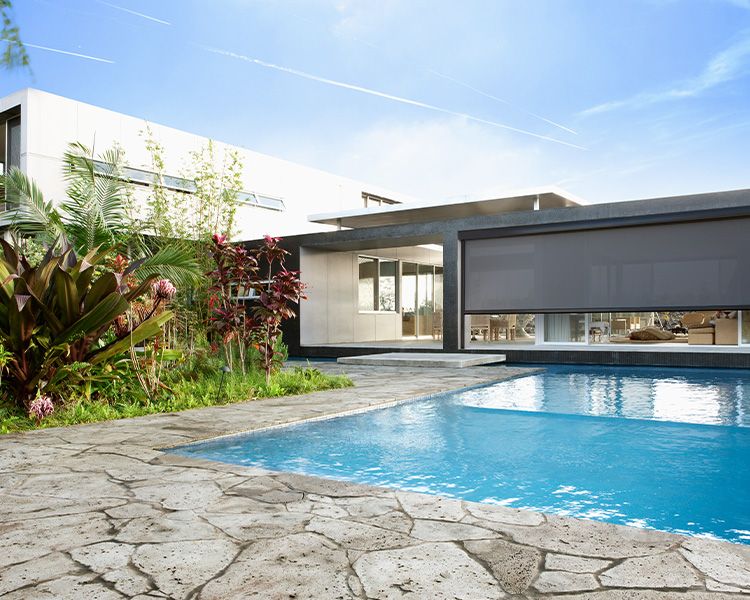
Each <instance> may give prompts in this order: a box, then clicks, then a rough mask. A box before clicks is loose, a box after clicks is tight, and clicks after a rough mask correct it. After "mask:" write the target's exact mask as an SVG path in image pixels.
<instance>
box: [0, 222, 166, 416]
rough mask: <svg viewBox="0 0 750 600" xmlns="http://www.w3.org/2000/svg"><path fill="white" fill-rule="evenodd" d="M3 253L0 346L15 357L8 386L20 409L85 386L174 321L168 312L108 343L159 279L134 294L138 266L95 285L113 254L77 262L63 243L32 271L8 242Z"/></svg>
mask: <svg viewBox="0 0 750 600" xmlns="http://www.w3.org/2000/svg"><path fill="white" fill-rule="evenodd" d="M0 245H2V250H3V254H4V256H3V257H2V258H0V281H2V284H0V343H1V344H2V345H3V347H4V348H5V349H6V350H7V351H8V352H10V353H11V354H12V356H11V357H10V358H9V360H8V363H7V369H8V374H7V375H6V378H5V379H6V382H7V385H8V386H9V387H10V389H11V390H12V394H13V396H14V399H15V403H16V405H17V406H20V407H25V408H26V409H28V408H29V405H30V401H31V398H33V397H34V396H35V395H36V394H37V393H40V394H42V395H45V396H50V395H51V394H53V393H56V392H59V390H61V389H62V388H64V387H65V386H68V385H71V384H72V383H76V382H80V381H83V380H85V379H86V377H87V375H88V373H89V371H90V369H91V366H92V365H98V364H101V363H104V362H105V361H107V360H109V359H111V358H112V357H114V356H116V355H117V354H119V353H122V352H124V351H126V350H127V349H128V348H129V347H130V346H131V345H132V344H134V343H135V344H137V343H139V342H142V341H144V340H146V339H148V338H152V337H154V336H156V335H159V334H160V333H161V325H162V324H163V323H165V322H166V321H168V320H169V319H170V318H171V317H172V313H171V312H169V311H166V312H164V313H162V314H159V315H157V316H153V317H151V318H148V319H146V320H145V321H143V322H142V323H140V324H139V325H138V326H137V327H136V328H134V329H132V330H130V331H127V332H124V333H121V334H120V335H118V336H116V337H115V338H114V339H112V340H111V341H110V342H109V343H104V342H103V341H102V337H103V336H104V335H105V333H106V332H107V331H108V330H109V328H110V326H111V325H112V323H113V321H114V320H115V319H116V318H117V317H119V316H120V315H122V314H124V313H125V312H126V311H127V310H128V307H129V306H130V303H131V302H132V301H133V300H135V299H137V298H138V297H140V296H141V295H143V294H144V293H146V292H148V291H149V289H150V285H151V282H152V280H154V279H155V278H156V275H150V276H148V277H146V278H145V279H144V280H143V281H142V282H141V283H140V284H138V285H137V286H136V287H134V288H133V289H130V288H129V287H128V285H126V284H124V283H123V282H122V281H123V277H127V276H128V275H130V274H131V273H132V272H133V271H134V270H135V268H136V267H137V266H138V261H136V262H134V263H132V264H131V265H130V266H129V267H128V269H126V270H125V272H124V274H122V275H121V274H117V273H114V272H112V271H106V270H105V271H104V273H103V274H102V275H100V276H98V277H97V278H96V279H94V274H95V267H97V266H98V265H99V264H100V263H101V261H102V260H103V259H104V257H105V256H106V255H107V254H108V253H109V252H110V251H111V250H112V248H107V249H105V250H100V249H99V248H94V249H93V250H92V251H91V252H89V253H88V254H86V255H85V256H84V257H83V258H81V259H80V260H79V259H78V258H77V257H76V254H75V252H74V250H73V248H72V245H71V244H70V243H69V242H68V241H67V240H66V239H65V238H64V237H63V238H62V239H61V240H59V241H58V243H56V244H55V245H54V246H53V247H51V248H50V249H49V251H48V252H47V254H46V255H45V256H44V258H43V259H42V261H41V262H40V263H39V265H37V266H35V267H32V266H31V265H30V264H29V263H28V261H27V260H26V259H25V257H23V255H19V254H18V252H17V251H16V249H14V248H13V247H12V246H11V245H10V244H9V243H8V242H6V241H5V240H0Z"/></svg>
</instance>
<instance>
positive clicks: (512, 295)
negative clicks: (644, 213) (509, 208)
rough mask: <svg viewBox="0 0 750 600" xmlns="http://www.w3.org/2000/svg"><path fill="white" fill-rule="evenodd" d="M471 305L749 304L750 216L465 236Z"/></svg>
mask: <svg viewBox="0 0 750 600" xmlns="http://www.w3.org/2000/svg"><path fill="white" fill-rule="evenodd" d="M464 257H465V262H464V269H465V271H464V277H465V279H464V281H465V296H464V307H465V310H466V311H468V312H484V313H487V312H489V313H504V312H514V311H515V312H545V311H563V312H580V311H597V310H612V309H622V310H638V309H652V310H659V309H663V310H666V309H679V308H683V307H684V308H739V307H742V306H750V219H748V218H737V219H732V220H722V221H702V222H691V223H675V224H671V225H652V226H639V227H621V228H616V229H596V230H588V231H575V232H565V233H550V234H543V235H525V236H515V237H503V238H496V239H485V240H466V241H465V242H464Z"/></svg>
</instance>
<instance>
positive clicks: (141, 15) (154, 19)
mask: <svg viewBox="0 0 750 600" xmlns="http://www.w3.org/2000/svg"><path fill="white" fill-rule="evenodd" d="M96 2H98V3H99V4H104V5H105V6H110V7H112V8H116V9H117V10H124V11H125V12H128V13H130V14H131V15H136V16H138V17H143V18H144V19H151V20H152V21H156V22H157V23H163V24H164V25H171V23H168V22H167V21H162V20H161V19H156V18H154V17H149V16H148V15H144V14H143V13H139V12H135V11H134V10H130V9H129V8H123V7H122V6H117V5H116V4H110V3H109V2H104V0H96Z"/></svg>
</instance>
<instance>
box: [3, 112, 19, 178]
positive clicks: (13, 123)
mask: <svg viewBox="0 0 750 600" xmlns="http://www.w3.org/2000/svg"><path fill="white" fill-rule="evenodd" d="M7 127H8V134H7V135H8V141H7V146H6V147H7V151H6V159H7V161H8V164H7V165H6V167H7V168H6V171H7V172H10V170H11V169H12V168H13V167H16V168H18V169H20V168H21V117H15V118H13V119H9V120H8V124H7Z"/></svg>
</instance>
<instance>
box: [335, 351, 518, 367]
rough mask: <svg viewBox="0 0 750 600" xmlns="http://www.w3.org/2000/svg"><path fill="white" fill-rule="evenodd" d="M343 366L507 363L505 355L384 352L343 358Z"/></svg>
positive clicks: (447, 365) (340, 359)
mask: <svg viewBox="0 0 750 600" xmlns="http://www.w3.org/2000/svg"><path fill="white" fill-rule="evenodd" d="M337 362H338V363H339V364H342V365H369V366H375V367H378V366H381V367H432V368H445V367H449V368H459V369H463V368H465V367H478V366H481V365H492V364H497V363H502V362H505V354H447V353H446V354H443V353H442V352H383V353H381V354H363V355H361V356H342V357H340V358H339V359H338V360H337Z"/></svg>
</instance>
